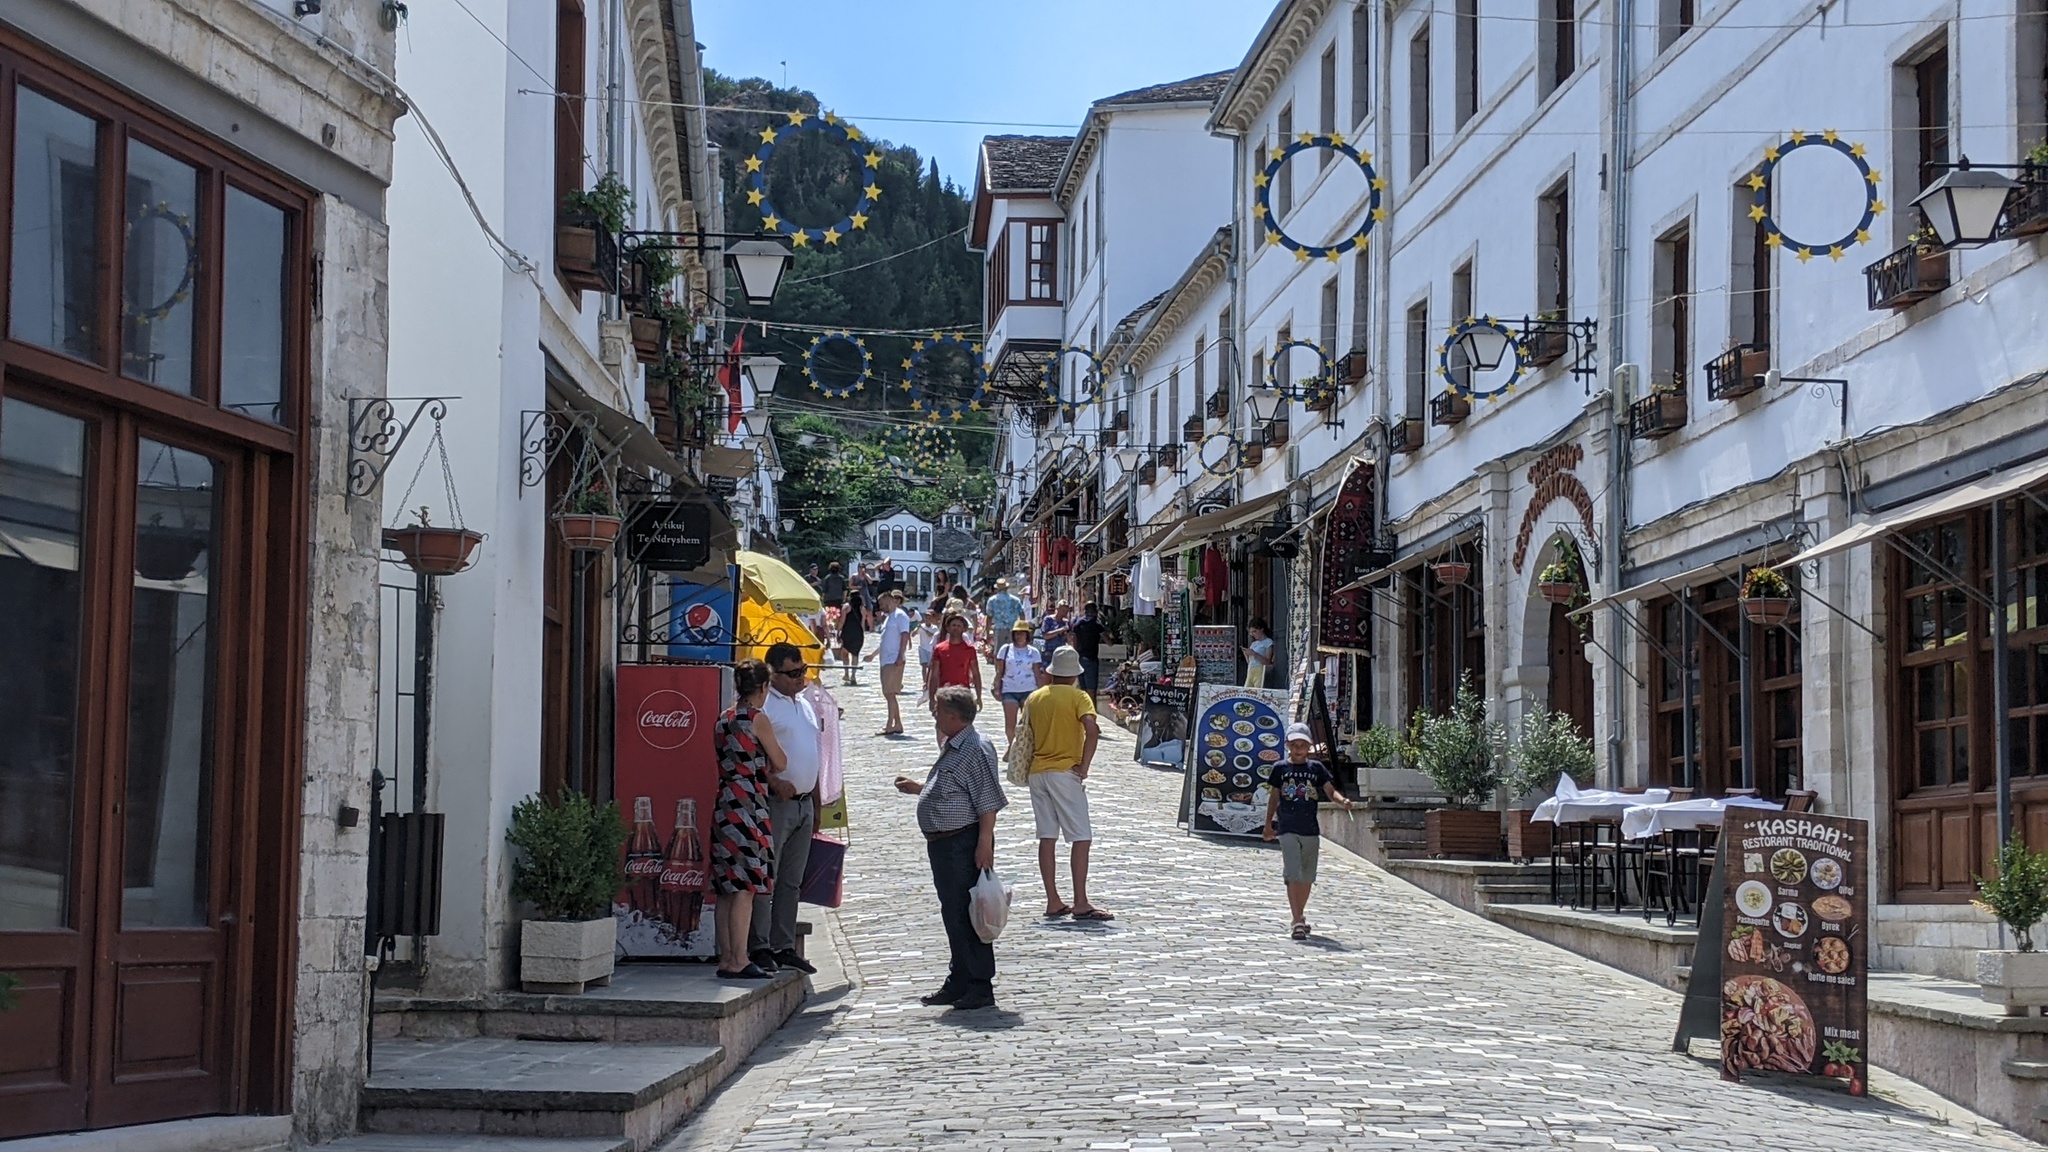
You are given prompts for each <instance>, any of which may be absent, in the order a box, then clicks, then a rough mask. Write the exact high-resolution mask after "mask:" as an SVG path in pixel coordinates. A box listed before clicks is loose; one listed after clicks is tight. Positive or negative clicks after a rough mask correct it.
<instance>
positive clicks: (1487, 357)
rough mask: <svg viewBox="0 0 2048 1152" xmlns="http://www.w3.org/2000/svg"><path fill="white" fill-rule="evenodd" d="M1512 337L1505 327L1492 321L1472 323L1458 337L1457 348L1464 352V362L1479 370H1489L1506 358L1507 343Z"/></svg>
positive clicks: (1511, 341)
mask: <svg viewBox="0 0 2048 1152" xmlns="http://www.w3.org/2000/svg"><path fill="white" fill-rule="evenodd" d="M1513 342H1514V337H1513V336H1512V335H1510V334H1509V333H1508V331H1507V329H1505V328H1503V327H1501V326H1499V325H1496V324H1492V323H1485V324H1473V325H1470V326H1468V327H1467V328H1466V329H1465V332H1464V334H1463V335H1461V336H1459V337H1458V350H1459V351H1461V352H1463V353H1464V354H1465V362H1466V363H1467V364H1470V365H1471V366H1472V367H1473V368H1475V369H1477V370H1479V371H1481V372H1491V371H1493V370H1494V369H1496V368H1498V367H1500V362H1501V361H1502V360H1505V359H1507V354H1508V345H1509V344H1511V343H1513Z"/></svg>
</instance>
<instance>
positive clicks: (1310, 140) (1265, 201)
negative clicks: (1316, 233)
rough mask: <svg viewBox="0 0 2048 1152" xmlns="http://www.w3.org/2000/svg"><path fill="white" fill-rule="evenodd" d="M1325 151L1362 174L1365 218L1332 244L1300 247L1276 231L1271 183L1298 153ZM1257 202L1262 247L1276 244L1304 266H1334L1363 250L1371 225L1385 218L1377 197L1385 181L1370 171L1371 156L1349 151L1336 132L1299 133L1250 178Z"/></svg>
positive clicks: (1384, 212)
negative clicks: (1309, 263)
mask: <svg viewBox="0 0 2048 1152" xmlns="http://www.w3.org/2000/svg"><path fill="white" fill-rule="evenodd" d="M1317 148H1327V149H1329V150H1330V151H1332V152H1335V153H1336V154H1338V155H1339V156H1342V157H1344V158H1345V159H1347V160H1349V161H1351V162H1352V163H1353V164H1356V165H1357V166H1358V170H1359V171H1360V172H1362V173H1364V174H1365V187H1366V192H1367V200H1366V212H1365V217H1364V218H1363V219H1361V220H1360V221H1359V222H1358V230H1357V231H1355V232H1353V233H1351V234H1350V235H1349V236H1346V237H1344V238H1343V239H1341V240H1339V241H1337V242H1336V243H1334V244H1304V243H1302V242H1301V241H1299V240H1296V239H1295V238H1294V237H1292V236H1289V235H1288V234H1287V231H1286V229H1283V228H1282V227H1280V221H1279V218H1278V217H1277V216H1276V215H1275V214H1274V212H1273V181H1274V180H1276V179H1278V178H1279V175H1280V169H1281V168H1282V167H1283V166H1284V165H1285V164H1286V163H1287V162H1288V161H1289V160H1292V159H1294V157H1295V156H1296V155H1298V154H1300V153H1302V152H1307V151H1310V150H1312V149H1317ZM1252 184H1253V185H1254V187H1255V189H1256V193H1255V194H1256V197H1257V201H1258V212H1259V223H1260V224H1262V225H1264V226H1265V235H1266V243H1268V244H1277V245H1279V246H1280V247H1282V248H1285V249H1287V250H1288V251H1290V252H1292V253H1294V258H1295V259H1297V260H1300V261H1302V262H1304V263H1306V262H1307V261H1310V260H1328V261H1331V262H1332V263H1334V262H1335V261H1336V259H1337V257H1339V256H1342V255H1343V254H1344V253H1346V252H1349V251H1351V250H1352V249H1353V248H1359V247H1363V246H1364V244H1365V239H1366V237H1367V236H1370V235H1371V234H1372V229H1373V225H1375V224H1378V223H1379V222H1380V221H1382V220H1385V219H1386V218H1387V210H1386V209H1385V208H1383V207H1381V206H1380V194H1381V193H1382V192H1384V191H1385V190H1386V187H1387V180H1386V177H1384V176H1381V175H1380V174H1379V173H1378V172H1376V171H1374V170H1373V166H1372V153H1370V152H1365V151H1362V150H1360V149H1358V148H1356V147H1353V146H1352V145H1351V143H1350V142H1349V141H1347V140H1345V139H1344V136H1343V134H1342V133H1338V132H1303V133H1302V134H1300V135H1299V136H1296V137H1295V138H1294V139H1293V140H1291V141H1289V142H1288V144H1287V147H1285V148H1282V149H1281V150H1280V151H1279V152H1278V153H1277V154H1275V155H1274V156H1273V157H1272V158H1271V159H1269V160H1267V161H1266V167H1265V170H1264V171H1262V172H1260V173H1259V174H1258V175H1257V176H1254V177H1253V178H1252Z"/></svg>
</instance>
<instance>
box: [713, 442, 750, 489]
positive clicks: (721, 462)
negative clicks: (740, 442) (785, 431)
mask: <svg viewBox="0 0 2048 1152" xmlns="http://www.w3.org/2000/svg"><path fill="white" fill-rule="evenodd" d="M703 460H704V474H705V475H706V476H730V477H732V478H733V479H735V480H745V479H746V478H747V477H749V476H752V475H753V474H754V469H755V468H756V467H758V466H759V461H758V460H757V459H756V458H755V456H754V454H753V453H752V452H749V451H747V450H746V449H744V448H725V447H721V446H719V445H717V444H713V445H711V446H710V447H708V448H706V449H704V457H703Z"/></svg>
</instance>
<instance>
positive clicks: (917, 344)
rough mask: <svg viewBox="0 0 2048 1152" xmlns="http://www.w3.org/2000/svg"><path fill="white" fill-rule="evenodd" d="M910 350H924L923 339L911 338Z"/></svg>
mask: <svg viewBox="0 0 2048 1152" xmlns="http://www.w3.org/2000/svg"><path fill="white" fill-rule="evenodd" d="M910 350H911V351H912V352H922V351H924V341H922V340H912V341H911V342H910Z"/></svg>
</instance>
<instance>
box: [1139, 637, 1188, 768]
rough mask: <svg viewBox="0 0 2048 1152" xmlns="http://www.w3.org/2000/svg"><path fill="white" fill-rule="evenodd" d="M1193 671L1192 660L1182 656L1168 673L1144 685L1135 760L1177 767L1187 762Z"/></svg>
mask: <svg viewBox="0 0 2048 1152" xmlns="http://www.w3.org/2000/svg"><path fill="white" fill-rule="evenodd" d="M1195 675H1196V673H1195V662H1194V661H1193V660H1192V659H1189V660H1183V661H1181V664H1180V667H1179V668H1177V669H1175V670H1174V674H1173V675H1172V676H1171V677H1164V676H1162V677H1159V678H1157V679H1155V680H1154V681H1153V682H1152V683H1150V684H1147V685H1146V686H1145V703H1144V706H1143V708H1142V709H1141V710H1140V711H1139V713H1138V753H1137V756H1136V759H1137V761H1138V763H1140V764H1156V765H1160V766H1164V767H1172V768H1179V767H1180V766H1181V765H1183V764H1185V763H1186V762H1187V739H1188V724H1189V722H1190V720H1191V717H1190V716H1189V715H1188V712H1189V710H1190V709H1192V708H1193V707H1194V704H1195Z"/></svg>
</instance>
